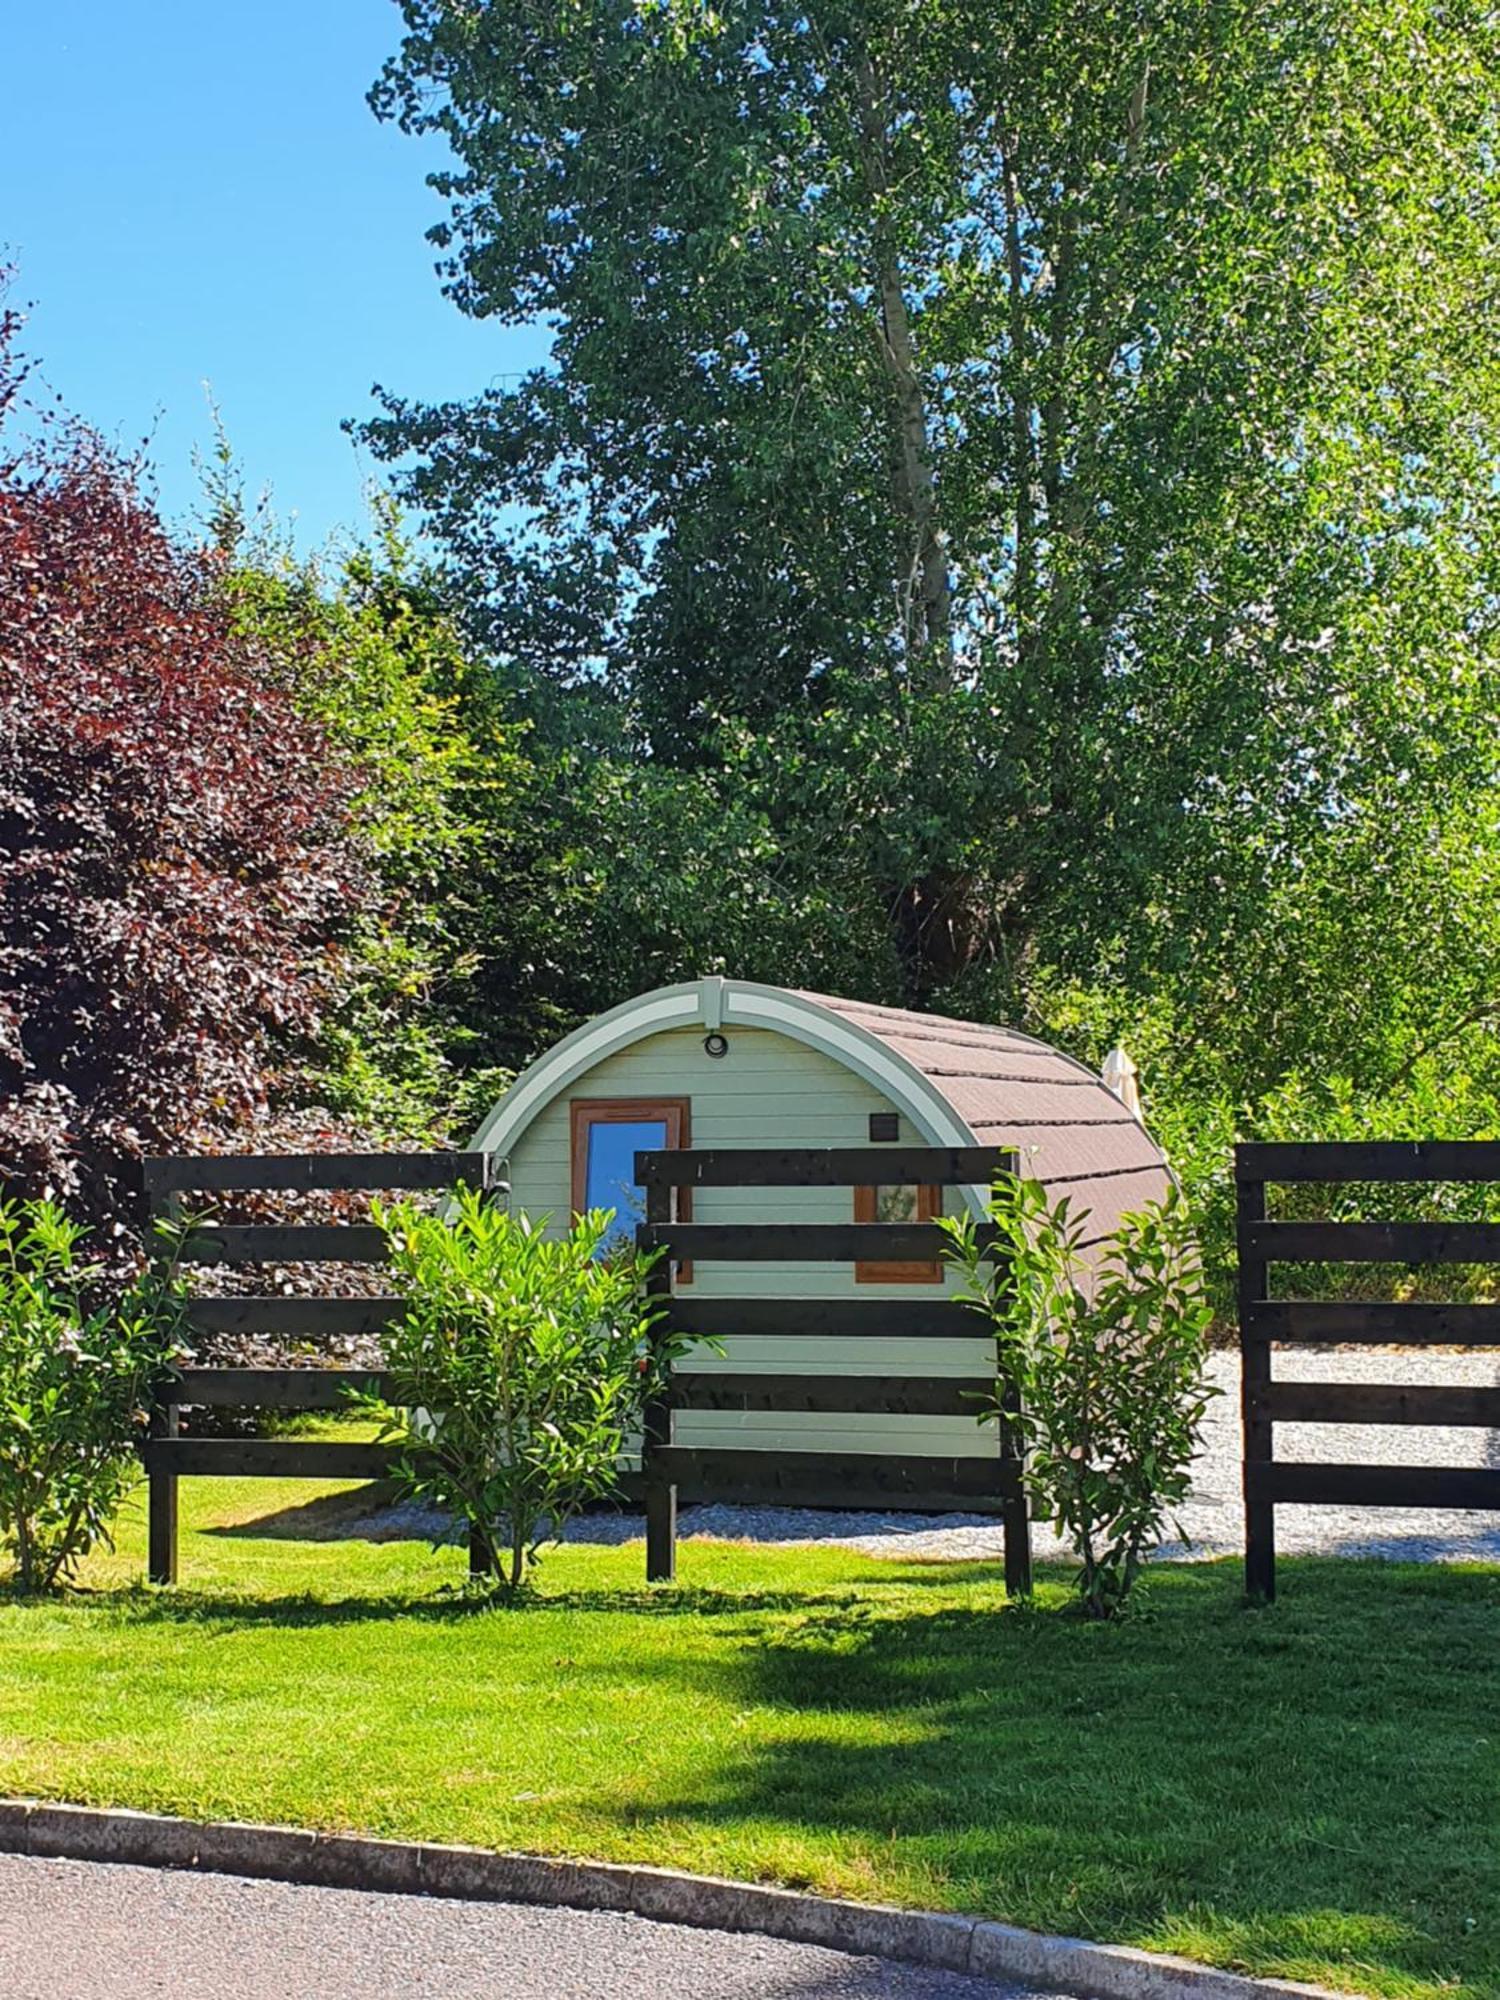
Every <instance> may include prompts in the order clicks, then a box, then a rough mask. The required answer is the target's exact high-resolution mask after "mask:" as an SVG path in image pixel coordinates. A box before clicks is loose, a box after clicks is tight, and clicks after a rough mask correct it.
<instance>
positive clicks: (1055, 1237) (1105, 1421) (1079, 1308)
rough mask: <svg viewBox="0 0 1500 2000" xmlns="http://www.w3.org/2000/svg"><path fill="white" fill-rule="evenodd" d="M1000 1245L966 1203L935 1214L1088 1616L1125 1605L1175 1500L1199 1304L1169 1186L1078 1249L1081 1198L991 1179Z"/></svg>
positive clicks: (1183, 1489) (1197, 1279)
mask: <svg viewBox="0 0 1500 2000" xmlns="http://www.w3.org/2000/svg"><path fill="white" fill-rule="evenodd" d="M988 1213H989V1219H990V1221H991V1223H992V1224H993V1225H994V1227H995V1230H996V1232H997V1234H998V1238H999V1242H1000V1244H1001V1246H1002V1252H1003V1254H1002V1256H1001V1257H999V1258H997V1259H991V1258H989V1257H987V1256H982V1255H981V1254H980V1248H979V1240H980V1239H979V1235H978V1231H977V1229H976V1226H975V1222H974V1218H973V1217H972V1216H964V1217H962V1218H958V1217H952V1216H950V1217H947V1218H945V1219H944V1221H943V1227H944V1229H945V1230H946V1231H947V1233H948V1235H949V1237H950V1239H951V1247H950V1250H949V1252H948V1255H949V1259H950V1261H951V1262H952V1263H953V1264H954V1265H955V1266H956V1268H957V1269H958V1270H959V1271H961V1272H962V1273H963V1274H964V1278H965V1281H966V1283H965V1292H964V1296H965V1299H966V1301H967V1302H968V1303H969V1304H971V1305H973V1306H975V1307H976V1308H977V1309H978V1310H979V1311H980V1312H982V1313H983V1314H984V1315H985V1317H986V1318H987V1319H988V1320H989V1321H990V1323H991V1325H992V1326H993V1328H994V1331H995V1348H996V1362H997V1375H998V1378H999V1382H1000V1385H1001V1393H1000V1395H999V1396H998V1397H997V1398H996V1401H995V1404H994V1406H993V1408H992V1409H991V1410H989V1411H987V1412H986V1416H987V1417H988V1418H989V1419H990V1420H992V1421H999V1419H1000V1415H1001V1410H1002V1407H1003V1405H1004V1404H1005V1402H1006V1400H1007V1398H1008V1397H1009V1396H1010V1395H1011V1394H1012V1393H1014V1395H1015V1396H1016V1397H1018V1398H1019V1406H1020V1412H1021V1414H1020V1416H1019V1418H1017V1419H1015V1421H1017V1422H1018V1424H1019V1427H1020V1430H1021V1436H1022V1442H1023V1444H1024V1446H1025V1467H1024V1472H1023V1477H1024V1479H1025V1483H1026V1487H1027V1490H1028V1492H1029V1493H1030V1494H1031V1496H1032V1498H1033V1499H1034V1500H1035V1502H1036V1503H1037V1506H1038V1509H1039V1511H1040V1512H1041V1513H1042V1514H1043V1515H1045V1516H1047V1517H1049V1518H1050V1519H1052V1520H1055V1521H1056V1523H1057V1525H1058V1527H1059V1529H1060V1530H1061V1531H1062V1532H1063V1533H1064V1534H1065V1535H1066V1536H1067V1537H1068V1538H1069V1540H1070V1541H1071V1542H1072V1544H1073V1547H1074V1549H1075V1550H1076V1552H1077V1554H1078V1557H1079V1562H1080V1568H1079V1573H1078V1593H1079V1601H1080V1602H1081V1604H1082V1606H1083V1609H1084V1611H1085V1612H1086V1614H1087V1615H1088V1616H1089V1617H1091V1618H1114V1617H1117V1616H1118V1615H1119V1614H1120V1612H1121V1611H1122V1610H1123V1609H1124V1608H1125V1604H1126V1602H1127V1600H1128V1598H1129V1596H1130V1593H1131V1591H1132V1590H1133V1589H1134V1587H1135V1584H1136V1581H1137V1578H1138V1576H1139V1574H1140V1568H1141V1563H1142V1561H1143V1559H1144V1557H1145V1556H1146V1554H1147V1552H1148V1551H1149V1550H1150V1548H1151V1547H1152V1545H1153V1544H1154V1543H1155V1542H1156V1541H1157V1540H1158V1539H1159V1538H1160V1535H1161V1532H1162V1528H1163V1526H1164V1524H1165V1522H1166V1520H1167V1517H1168V1513H1169V1511H1170V1509H1171V1508H1172V1507H1173V1506H1175V1505H1179V1504H1180V1503H1181V1502H1182V1501H1184V1500H1185V1499H1186V1498H1187V1494H1188V1486H1189V1468H1190V1465H1191V1463H1192V1458H1193V1454H1194V1451H1195V1450H1196V1447H1197V1439H1198V1427H1199V1424H1200V1423H1201V1421H1202V1417H1203V1412H1204V1410H1205V1408H1206V1407H1207V1404H1208V1400H1209V1397H1210V1396H1211V1395H1212V1394H1213V1393H1214V1392H1213V1391H1212V1390H1210V1389H1207V1388H1206V1387H1205V1385H1204V1379H1203V1361H1204V1351H1205V1343H1206V1337H1207V1332H1208V1322H1209V1305H1208V1300H1207V1298H1206V1296H1205V1293H1204V1290H1203V1283H1202V1278H1201V1275H1200V1271H1199V1267H1198V1258H1197V1252H1196V1249H1195V1247H1194V1245H1193V1241H1192V1236H1191V1232H1190V1230H1189V1227H1188V1223H1187V1215H1186V1210H1185V1208H1184V1205H1183V1202H1182V1198H1181V1196H1180V1195H1179V1194H1177V1193H1176V1191H1175V1190H1174V1191H1173V1192H1172V1193H1171V1194H1170V1195H1169V1196H1168V1198H1167V1199H1166V1200H1165V1201H1163V1202H1159V1203H1153V1204H1152V1205H1151V1206H1150V1207H1148V1208H1146V1209H1144V1210H1143V1211H1142V1212H1141V1213H1140V1214H1139V1215H1127V1216H1125V1217H1123V1218H1122V1219H1121V1222H1120V1225H1119V1227H1118V1228H1117V1229H1116V1230H1115V1232H1114V1234H1113V1235H1112V1236H1111V1237H1109V1238H1108V1239H1107V1240H1106V1241H1105V1242H1104V1244H1103V1245H1102V1246H1097V1247H1096V1248H1095V1249H1094V1250H1093V1252H1092V1253H1091V1254H1086V1253H1085V1252H1084V1250H1083V1247H1082V1246H1083V1244H1084V1242H1085V1241H1086V1239H1087V1235H1088V1221H1089V1217H1088V1212H1087V1211H1086V1210H1085V1211H1083V1212H1081V1213H1079V1214H1075V1213H1074V1212H1073V1211H1072V1209H1071V1207H1070V1205H1069V1203H1068V1202H1067V1201H1066V1200H1063V1201H1060V1202H1058V1203H1056V1204H1055V1205H1054V1204H1052V1203H1051V1202H1050V1201H1049V1199H1048V1196H1047V1190H1046V1188H1045V1187H1044V1186H1043V1185H1042V1183H1041V1182H1040V1181H1035V1180H1028V1179H1023V1178H1021V1177H1019V1176H1013V1177H1011V1178H1010V1179H1008V1180H1004V1181H1001V1182H998V1183H997V1184H996V1186H995V1188H994V1190H993V1192H992V1194H991V1197H990V1201H989V1206H988Z"/></svg>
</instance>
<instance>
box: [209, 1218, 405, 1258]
mask: <svg viewBox="0 0 1500 2000" xmlns="http://www.w3.org/2000/svg"><path fill="white" fill-rule="evenodd" d="M385 1254H386V1252H385V1232H384V1230H381V1229H377V1228H376V1227H375V1226H374V1224H373V1223H364V1222H342V1223H340V1222H305V1223H304V1222H295V1223H269V1222H253V1223H214V1224H212V1225H210V1226H209V1227H208V1228H206V1229H199V1230H195V1231H194V1232H193V1234H192V1235H191V1236H189V1237H188V1238H187V1240H186V1242H185V1243H184V1244H183V1247H182V1261H183V1262H184V1263H185V1264H323V1263H328V1264H383V1263H384V1262H385Z"/></svg>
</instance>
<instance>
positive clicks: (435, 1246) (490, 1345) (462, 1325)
mask: <svg viewBox="0 0 1500 2000" xmlns="http://www.w3.org/2000/svg"><path fill="white" fill-rule="evenodd" d="M375 1215H376V1219H377V1221H379V1222H380V1223H381V1224H382V1225H383V1227H384V1228H385V1231H386V1236H387V1239H388V1241H389V1244H390V1269H391V1273H392V1278H393V1282H394V1284H395V1286H396V1289H397V1291H398V1292H399V1293H400V1295H401V1297H402V1299H403V1300H404V1302H405V1303H404V1310H403V1311H402V1314H401V1316H400V1318H399V1319H397V1320H396V1321H395V1323H394V1324H393V1325H392V1326H391V1328H390V1329H389V1330H388V1331H387V1332H386V1333H385V1335H384V1336H383V1340H384V1350H385V1355H384V1358H385V1366H386V1368H387V1370H388V1371H389V1374H390V1376H391V1378H392V1380H391V1383H390V1386H389V1398H390V1400H389V1402H387V1403H384V1404H379V1405H377V1406H376V1407H377V1409H378V1412H379V1414H380V1416H381V1418H382V1437H383V1438H384V1439H385V1440H386V1441H387V1442H390V1443H395V1444H397V1445H399V1446H400V1447H401V1448H402V1452H403V1456H402V1459H401V1463H400V1477H401V1479H402V1481H403V1483H404V1484H405V1486H406V1488H407V1490H408V1491H409V1492H410V1493H411V1494H413V1495H414V1496H415V1497H417V1498H419V1499H423V1500H427V1501H431V1502H433V1503H434V1504H435V1505H437V1506H439V1507H441V1508H442V1509H443V1510H444V1511H445V1512H446V1513H448V1514H450V1515H452V1516H454V1517H455V1518H456V1519H458V1520H459V1521H461V1522H463V1523H465V1524H466V1525H467V1526H468V1528H469V1529H470V1530H471V1532H472V1533H473V1534H475V1535H477V1536H478V1538H479V1540H480V1542H481V1543H482V1545H483V1546H484V1547H486V1548H489V1549H492V1550H494V1551H496V1552H497V1554H501V1553H503V1562H504V1577H505V1581H506V1583H507V1585H508V1586H509V1587H510V1589H512V1590H516V1589H519V1588H520V1586H521V1585H522V1583H523V1582H524V1581H525V1579H526V1574H527V1570H528V1567H529V1565H530V1564H531V1563H532V1562H534V1560H535V1558H536V1553H537V1549H538V1547H539V1545H540V1543H541V1542H542V1541H543V1540H545V1539H547V1538H548V1537H552V1536H556V1535H557V1534H559V1533H560V1532H561V1530H562V1527H563V1525H564V1523H565V1522H566V1521H567V1520H568V1519H569V1517H570V1516H571V1515H572V1514H574V1513H575V1512H576V1511H577V1510H578V1508H579V1507H581V1506H582V1505H583V1504H584V1503H585V1502H586V1501H588V1500H592V1499H597V1498H599V1497H601V1496H602V1495H604V1494H606V1493H609V1492H610V1491H611V1490H612V1489H613V1487H614V1485H615V1482H616V1480H617V1478H618V1475H619V1467H620V1460H621V1456H622V1453H623V1451H624V1448H625V1440H626V1435H627V1433H628V1432H629V1431H631V1430H633V1429H635V1428H637V1427H638V1426H639V1422H640V1417H641V1411H642V1406H643V1404H644V1402H645V1400H646V1398H647V1397H648V1396H649V1395H650V1394H651V1393H652V1392H653V1390H654V1389H655V1388H656V1386H657V1384H658V1381H659V1379H660V1370H661V1369H662V1367H663V1366H664V1365H666V1363H667V1362H668V1361H669V1360H670V1358H671V1355H672V1353H673V1352H674V1351H675V1348H676V1346H678V1345H680V1343H674V1342H673V1341H672V1340H671V1339H670V1338H667V1337H663V1338H662V1339H661V1340H659V1341H656V1340H653V1339H652V1338H651V1334H652V1328H653V1326H654V1323H655V1321H656V1319H657V1318H658V1317H659V1308H656V1307H653V1306H652V1305H651V1304H650V1302H649V1301H648V1299H647V1297H646V1295H645V1293H644V1291H643V1289H642V1282H641V1281H642V1278H643V1276H644V1273H645V1270H646V1269H647V1268H648V1264H643V1263H642V1262H640V1261H638V1260H637V1259H636V1258H635V1256H634V1255H633V1254H629V1253H626V1254H618V1255H614V1256H611V1257H609V1258H603V1257H601V1256H600V1254H599V1252H600V1249H601V1246H602V1245H603V1242H604V1239H605V1237H606V1235H607V1234H608V1232H609V1228H610V1225H611V1217H610V1216H609V1215H608V1214H607V1213H601V1214H591V1215H586V1216H582V1217H580V1218H579V1219H578V1220H577V1221H576V1222H575V1223H574V1224H573V1226H572V1228H571V1229H570V1230H568V1231H567V1233H566V1234H564V1235H561V1236H558V1237H551V1236H549V1235H547V1233H546V1231H545V1228H544V1226H543V1225H542V1224H537V1223H532V1222H530V1221H528V1220H527V1218H526V1217H525V1216H512V1215H510V1214H508V1213H506V1211H505V1210H503V1209H500V1208H497V1207H495V1206H493V1205H488V1204H486V1202H485V1200H484V1198H483V1197H482V1196H481V1195H478V1194H476V1193H475V1192H474V1191H473V1190H472V1189H460V1190H459V1191H458V1193H457V1194H456V1195H455V1197H454V1204H453V1212H452V1213H451V1215H449V1216H435V1215H431V1214H427V1213H424V1212H423V1211H422V1210H420V1209H419V1208H417V1207H416V1206H414V1205H413V1204H412V1203H409V1202H404V1203H399V1204H397V1205H395V1206H393V1207H391V1208H388V1209H386V1208H380V1207H378V1206H377V1208H376V1210H375Z"/></svg>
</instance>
